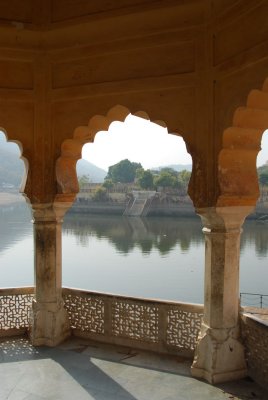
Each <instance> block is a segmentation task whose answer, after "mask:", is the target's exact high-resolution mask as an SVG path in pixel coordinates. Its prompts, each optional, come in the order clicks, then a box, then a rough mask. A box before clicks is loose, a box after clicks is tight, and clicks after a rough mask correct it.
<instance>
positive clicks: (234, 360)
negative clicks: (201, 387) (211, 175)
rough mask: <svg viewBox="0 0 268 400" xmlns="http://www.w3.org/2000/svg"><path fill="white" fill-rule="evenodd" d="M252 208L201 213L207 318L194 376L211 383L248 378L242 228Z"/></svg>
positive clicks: (203, 211)
mask: <svg viewBox="0 0 268 400" xmlns="http://www.w3.org/2000/svg"><path fill="white" fill-rule="evenodd" d="M252 208H253V207H237V206H234V207H220V208H216V207H215V208H214V207H211V208H204V209H198V210H196V211H197V214H199V215H200V216H201V219H202V221H203V224H204V229H203V232H204V234H205V299H204V318H203V322H202V326H201V332H200V334H199V338H198V344H197V349H196V352H195V357H194V361H193V364H192V368H191V369H192V375H193V376H194V377H197V378H203V379H206V380H207V381H208V382H210V383H218V382H224V381H229V380H235V379H239V378H242V377H244V376H246V374H247V366H246V362H245V355H244V347H243V345H242V343H241V342H240V330H239V308H240V304H239V257H240V234H241V226H242V224H243V222H244V219H245V217H246V216H247V215H248V214H249V213H250V212H251V211H252Z"/></svg>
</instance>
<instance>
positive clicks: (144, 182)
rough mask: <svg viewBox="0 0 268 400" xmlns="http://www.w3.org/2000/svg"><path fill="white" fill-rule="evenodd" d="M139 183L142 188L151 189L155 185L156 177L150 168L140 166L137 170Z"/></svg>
mask: <svg viewBox="0 0 268 400" xmlns="http://www.w3.org/2000/svg"><path fill="white" fill-rule="evenodd" d="M136 178H137V183H138V185H139V186H140V187H141V188H142V189H151V188H152V187H153V186H154V177H153V174H152V173H151V171H150V170H149V169H147V170H144V169H143V168H139V169H137V171H136Z"/></svg>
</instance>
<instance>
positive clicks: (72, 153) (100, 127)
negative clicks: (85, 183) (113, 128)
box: [56, 105, 180, 194]
mask: <svg viewBox="0 0 268 400" xmlns="http://www.w3.org/2000/svg"><path fill="white" fill-rule="evenodd" d="M129 114H131V111H130V110H129V109H128V108H126V107H124V106H121V105H116V106H114V107H112V108H111V109H110V110H109V111H108V112H107V114H106V115H95V116H94V117H92V118H91V119H90V120H89V123H88V126H79V127H78V128H76V129H75V130H74V134H73V139H66V140H65V141H64V142H63V143H62V145H61V155H60V157H59V158H58V160H57V162H56V179H57V183H58V192H59V193H63V194H71V193H78V192H79V185H78V179H77V174H76V162H77V161H78V160H79V159H80V158H81V156H82V147H83V145H84V144H86V143H90V142H94V138H95V135H96V134H97V133H98V132H99V131H108V129H109V127H110V125H111V123H112V122H115V121H119V122H124V121H125V119H126V117H127V116H128V115H129ZM133 115H135V116H136V117H140V118H143V119H147V120H150V118H149V115H148V114H147V113H146V112H145V111H138V112H136V113H134V114H133ZM152 122H154V123H156V124H158V125H160V126H162V127H165V128H166V127H167V126H166V123H165V122H164V121H161V120H155V121H152ZM178 136H180V135H179V134H178Z"/></svg>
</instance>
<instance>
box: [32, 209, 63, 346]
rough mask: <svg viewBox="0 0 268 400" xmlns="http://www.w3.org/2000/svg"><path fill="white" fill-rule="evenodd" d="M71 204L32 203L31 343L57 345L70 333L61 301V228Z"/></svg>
mask: <svg viewBox="0 0 268 400" xmlns="http://www.w3.org/2000/svg"><path fill="white" fill-rule="evenodd" d="M70 205H71V203H60V202H59V203H49V204H34V205H32V208H33V217H34V220H33V224H34V251H35V255H34V264H35V298H34V300H33V316H32V326H31V340H32V343H33V345H36V346H41V345H47V346H56V345H57V344H58V343H59V342H61V341H63V340H64V339H65V338H66V337H68V336H69V335H70V327H69V320H68V316H67V313H66V310H65V309H64V306H63V300H62V261H61V251H62V248H61V228H62V218H63V216H64V214H65V212H66V211H67V209H68V208H69V207H70Z"/></svg>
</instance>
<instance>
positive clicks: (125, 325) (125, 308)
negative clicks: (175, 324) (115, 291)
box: [112, 300, 159, 342]
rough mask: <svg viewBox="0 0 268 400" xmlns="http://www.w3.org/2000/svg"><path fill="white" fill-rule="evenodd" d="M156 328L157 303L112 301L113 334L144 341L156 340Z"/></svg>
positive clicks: (157, 323) (157, 326)
mask: <svg viewBox="0 0 268 400" xmlns="http://www.w3.org/2000/svg"><path fill="white" fill-rule="evenodd" d="M158 330H159V322H158V307H157V305H152V304H150V303H143V302H138V301H137V302H135V301H130V300H115V301H114V302H113V305H112V332H113V335H115V336H120V337H125V338H130V339H135V340H139V341H144V342H157V341H158Z"/></svg>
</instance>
